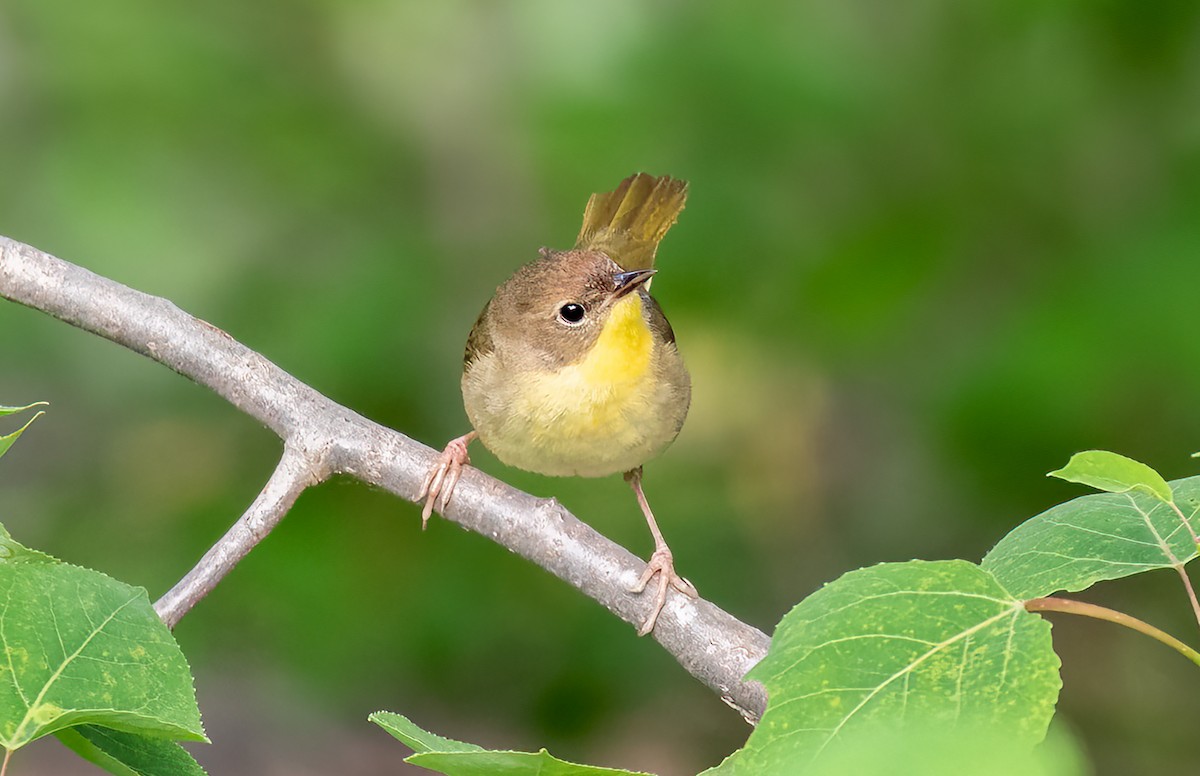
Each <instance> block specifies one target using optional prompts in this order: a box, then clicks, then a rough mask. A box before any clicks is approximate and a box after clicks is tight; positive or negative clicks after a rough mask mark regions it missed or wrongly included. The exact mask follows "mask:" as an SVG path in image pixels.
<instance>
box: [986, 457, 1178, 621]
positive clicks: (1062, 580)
mask: <svg viewBox="0 0 1200 776" xmlns="http://www.w3.org/2000/svg"><path fill="white" fill-rule="evenodd" d="M1171 487H1172V490H1173V492H1174V494H1175V506H1172V505H1171V504H1167V503H1164V502H1163V501H1162V500H1161V499H1159V498H1158V497H1157V496H1150V495H1147V494H1145V493H1143V492H1141V491H1130V492H1128V493H1120V494H1115V493H1113V494H1110V493H1096V494H1093V495H1090V496H1081V497H1080V498H1077V499H1074V500H1072V501H1068V502H1067V503H1065V504H1059V505H1058V506H1056V507H1054V508H1052V509H1049V510H1047V511H1045V512H1043V513H1041V514H1040V515H1036V516H1034V517H1031V518H1029V519H1028V520H1026V521H1025V522H1024V523H1022V524H1021V525H1019V526H1017V527H1016V528H1014V529H1013V530H1012V531H1011V532H1009V534H1008V535H1007V536H1005V537H1004V538H1003V539H1001V540H1000V541H999V543H997V544H996V546H995V547H993V548H992V550H991V552H989V553H988V554H987V555H986V556H985V557H984V559H983V561H982V563H981V564H980V565H981V566H983V568H985V569H987V570H988V571H990V572H991V573H992V574H994V575H995V577H996V579H997V580H999V581H1000V584H1002V585H1004V587H1005V589H1006V590H1008V591H1009V592H1010V593H1012V594H1013V595H1015V596H1017V597H1018V598H1021V599H1029V598H1039V597H1041V596H1046V595H1050V594H1051V593H1054V592H1056V591H1059V590H1069V591H1075V590H1083V589H1085V588H1088V587H1091V586H1092V585H1093V584H1095V583H1096V582H1099V581H1101V580H1105V579H1120V578H1121V577H1128V576H1132V575H1134V574H1140V573H1142V572H1144V571H1152V570H1154V569H1161V568H1170V567H1172V566H1178V565H1182V564H1183V563H1186V562H1187V561H1189V560H1191V559H1192V558H1194V557H1196V544H1195V542H1194V541H1193V540H1192V536H1191V532H1190V531H1189V530H1188V528H1187V527H1186V526H1184V524H1183V520H1182V519H1181V518H1180V515H1179V513H1177V512H1176V511H1175V507H1178V508H1179V509H1180V510H1181V511H1182V512H1183V515H1184V516H1185V517H1186V518H1187V521H1188V523H1189V525H1191V527H1192V528H1193V529H1196V528H1197V527H1200V519H1198V516H1197V513H1198V511H1200V477H1188V478H1187V479H1182V480H1175V481H1173V482H1172V483H1171Z"/></svg>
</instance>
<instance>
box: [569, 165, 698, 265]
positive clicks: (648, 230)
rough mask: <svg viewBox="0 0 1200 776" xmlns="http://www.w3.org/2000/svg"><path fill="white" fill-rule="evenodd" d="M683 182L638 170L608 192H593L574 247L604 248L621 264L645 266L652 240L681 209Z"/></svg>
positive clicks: (651, 253)
mask: <svg viewBox="0 0 1200 776" xmlns="http://www.w3.org/2000/svg"><path fill="white" fill-rule="evenodd" d="M687 186H688V185H687V181H681V180H676V179H674V178H671V177H669V176H666V175H664V176H662V177H659V178H655V177H654V176H652V175H647V174H646V173H644V172H639V173H637V174H636V175H630V176H629V177H628V178H626V179H625V180H623V181H621V184H620V185H619V186H617V188H616V189H615V190H613V191H610V192H606V193H603V194H593V195H592V198H591V199H589V200H588V204H587V210H585V211H584V213H583V228H582V229H580V230H579V238H578V239H577V240H576V241H575V247H576V248H584V249H588V250H598V251H604V252H605V253H607V254H608V255H609V257H610V258H612V260H613V261H615V262H617V264H619V265H621V268H622V269H626V270H633V269H650V268H651V267H653V266H654V254H655V252H656V251H657V250H658V243H659V242H660V241H661V240H662V238H663V236H664V235H665V234H666V233H667V230H668V229H670V228H671V224H673V223H675V219H676V218H678V217H679V213H680V211H682V210H683V203H684V202H685V201H686V200H687Z"/></svg>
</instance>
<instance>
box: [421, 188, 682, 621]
mask: <svg viewBox="0 0 1200 776" xmlns="http://www.w3.org/2000/svg"><path fill="white" fill-rule="evenodd" d="M686 199H687V183H686V182H685V181H680V180H675V179H673V178H670V177H666V176H663V177H659V178H656V177H652V176H650V175H646V174H645V173H638V174H637V175H631V176H630V177H628V178H626V179H625V180H623V181H621V183H620V185H619V186H617V188H616V189H615V190H613V191H611V192H607V193H602V194H593V195H592V197H591V199H589V200H588V203H587V209H586V210H585V212H584V215H583V227H582V229H580V231H579V237H578V239H577V240H576V241H575V247H574V248H573V249H571V250H569V251H554V250H550V249H548V248H543V249H541V251H540V257H539V258H538V259H536V260H534V261H532V262H530V263H529V264H526V265H525V266H523V267H521V268H520V269H518V270H517V272H516V273H515V274H514V275H513V276H512V277H511V278H509V279H508V280H507V281H506V282H505V283H504V284H503V285H501V286H500V287H499V288H498V289H496V294H495V296H493V297H492V299H491V300H490V301H489V302H488V303H487V305H486V306H485V307H484V308H483V312H482V313H480V315H479V319H478V320H477V321H476V322H475V326H474V328H472V329H471V333H470V335H469V336H468V337H467V347H466V353H465V354H464V357H463V376H462V393H463V404H464V405H465V407H466V410H467V417H468V418H470V420H471V425H472V426H473V427H474V430H472V431H471V432H470V433H468V434H465V435H463V436H461V437H459V438H457V439H454V440H452V441H451V442H450V443H449V444H448V445H446V449H445V451H444V452H443V453H442V456H441V458H440V459H439V462H438V464H437V465H436V466H435V467H434V468H433V469H431V470H430V472H429V474H428V476H427V477H426V478H425V482H424V484H423V486H422V488H421V493H420V495H419V496H418V499H420V498H425V507H424V510H423V511H422V520H423V521H425V522H427V521H428V520H429V515H430V513H431V512H432V510H433V508H434V505H435V503H437V504H438V507H439V510H444V509H445V507H446V504H447V503H449V501H450V497H451V495H452V493H453V492H454V486H455V485H456V484H457V482H458V478H459V475H460V473H461V471H462V467H463V465H464V464H467V463H469V462H470V458H469V457H468V455H467V445H468V444H469V443H470V442H471V441H472V440H473V439H475V438H476V437H478V438H479V441H481V442H483V444H484V446H486V447H487V448H488V449H489V450H491V451H492V452H493V453H495V455H496V457H497V458H499V459H500V460H501V461H503V462H504V463H506V464H509V465H510V466H516V467H517V468H520V469H525V470H526V471H531V472H537V473H539V474H546V475H551V476H579V477H604V476H607V475H610V474H616V473H618V472H624V473H625V480H626V481H627V482H628V483H629V484H630V486H631V487H632V488H633V492H634V494H635V495H636V496H637V501H638V505H639V506H640V507H641V509H642V512H643V514H644V515H645V516H646V523H647V524H648V525H649V527H650V533H651V534H652V535H653V537H654V554H653V555H651V556H650V560H649V561H648V562H647V564H646V569H645V571H644V572H643V573H642V576H641V578H640V579H639V580H638V583H637V584H636V585H635V586H634V587H633V588H632V589H631V592H634V593H641V592H642V591H644V590H645V589H646V587H647V585H648V584H649V583H650V581H651V580H652V579H654V578H655V577H656V576H657V578H658V579H657V585H656V587H655V600H654V608H653V609H652V611H651V613H650V615H649V617H648V618H647V619H646V621H645V622H644V623H643V625H642V627H641V628H640V629H639V631H638V635H645V634H646V633H649V632H650V631H651V630H652V629H653V628H654V624H655V622H657V620H658V615H659V612H661V611H662V608H663V605H664V604H665V603H666V598H667V590H668V589H669V588H672V587H673V588H675V589H676V590H679V591H680V592H683V593H685V594H687V595H691V596H695V595H696V592H695V589H694V588H693V587H692V586H691V584H690V583H688V582H687V581H686V580H684V579H683V578H682V577H680V576H679V575H678V574H676V573H675V566H674V560H673V558H672V555H671V549H670V548H669V547H668V546H667V543H666V541H664V540H663V537H662V533H661V532H660V531H659V529H658V524H657V523H656V522H655V520H654V514H653V513H652V512H651V511H650V506H649V504H647V502H646V495H645V493H644V492H643V491H642V464H643V463H645V462H646V461H648V460H649V459H651V458H653V457H655V456H657V455H658V454H659V453H661V452H662V451H663V450H665V449H666V447H667V446H668V445H670V444H671V442H672V441H674V439H675V437H676V435H677V434H678V433H679V429H680V428H681V427H682V426H683V421H684V418H686V417H687V411H688V405H689V404H690V402H691V381H690V378H689V377H688V372H687V369H686V368H685V367H684V364H683V358H682V357H681V356H680V355H679V350H678V349H677V348H676V346H675V333H674V332H673V331H672V330H671V324H670V323H668V322H667V319H666V316H664V315H663V312H662V309H661V308H660V307H659V306H658V302H656V301H655V300H654V297H652V296H650V291H649V287H650V278H651V277H652V276H653V275H654V274H655V273H656V272H657V270H655V269H654V256H655V253H656V252H657V250H658V244H659V242H660V241H661V240H662V238H663V236H664V235H666V233H667V230H668V229H670V228H671V225H672V224H674V223H675V219H676V218H677V217H678V215H679V213H680V211H681V210H683V205H684V201H685V200H686Z"/></svg>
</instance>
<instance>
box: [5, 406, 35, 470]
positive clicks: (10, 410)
mask: <svg viewBox="0 0 1200 776" xmlns="http://www.w3.org/2000/svg"><path fill="white" fill-rule="evenodd" d="M45 405H46V402H44V401H39V402H34V403H33V404H26V405H25V406H24V407H5V406H0V417H4V416H5V415H12V414H15V413H17V412H23V411H25V410H28V409H32V408H33V407H41V406H45ZM45 414H46V413H44V412H39V413H37V414H36V415H34V416H33V417H32V418H30V419H29V420H28V421H26V422H25V425H24V426H21V427H20V428H19V429H17V430H16V431H14V432H12V433H11V434H6V435H4V436H0V458H3V457H4V454H5V453H7V452H8V448H10V447H12V446H13V443H14V442H16V441H17V439H19V438H20V436H21V434H23V433H25V429H27V428H29V426H30V425H31V424H32V423H33V421H35V420H37V419H38V418H40V417H41V416H43V415H45Z"/></svg>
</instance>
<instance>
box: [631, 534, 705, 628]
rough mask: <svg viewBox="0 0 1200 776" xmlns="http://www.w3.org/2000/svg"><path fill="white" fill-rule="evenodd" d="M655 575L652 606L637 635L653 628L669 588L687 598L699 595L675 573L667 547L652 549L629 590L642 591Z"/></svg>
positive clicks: (689, 583) (664, 603) (673, 562)
mask: <svg viewBox="0 0 1200 776" xmlns="http://www.w3.org/2000/svg"><path fill="white" fill-rule="evenodd" d="M655 576H657V577H658V582H657V583H656V584H655V586H654V607H653V608H652V609H651V610H650V614H649V616H647V617H646V621H645V622H643V623H642V627H640V628H638V632H637V634H638V635H639V636H645V635H646V634H647V633H649V632H650V631H652V630H654V625H655V623H657V622H658V615H659V613H660V612H662V610H663V607H664V606H666V603H667V591H668V590H669V589H671V588H674V589H675V590H678V591H679V592H680V593H683V594H684V595H686V596H688V597H689V598H696V597H697V596H698V595H699V594H698V593H697V592H696V588H695V586H694V585H692V583H691V582H688V581H687V580H686V579H684V578H683V577H681V576H679V575H678V574H676V573H675V560H674V558H673V557H672V555H671V550H669V549H668V548H667V547H660V548H658V549H657V550H655V551H654V554H653V555H651V556H650V560H648V561H647V562H646V568H645V570H644V571H643V572H642V576H641V577H639V578H638V581H637V584H636V585H634V586H633V587H631V588H629V592H631V593H641V592H644V591H645V590H646V587H647V586H648V585H649V584H650V580H652V579H654V577H655Z"/></svg>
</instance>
